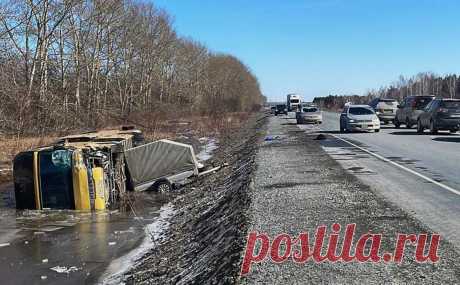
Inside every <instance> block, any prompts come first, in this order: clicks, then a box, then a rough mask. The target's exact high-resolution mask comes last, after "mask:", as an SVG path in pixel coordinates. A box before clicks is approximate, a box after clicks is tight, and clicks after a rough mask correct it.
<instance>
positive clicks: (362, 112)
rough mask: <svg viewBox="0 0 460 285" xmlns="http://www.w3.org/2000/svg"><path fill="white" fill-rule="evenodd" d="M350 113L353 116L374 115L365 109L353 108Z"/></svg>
mask: <svg viewBox="0 0 460 285" xmlns="http://www.w3.org/2000/svg"><path fill="white" fill-rule="evenodd" d="M348 113H350V114H351V115H372V114H374V111H372V110H371V109H369V108H365V107H351V108H350V110H349V111H348Z"/></svg>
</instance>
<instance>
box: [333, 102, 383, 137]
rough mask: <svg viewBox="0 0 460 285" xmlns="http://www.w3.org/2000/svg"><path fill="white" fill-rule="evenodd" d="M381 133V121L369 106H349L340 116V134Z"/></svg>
mask: <svg viewBox="0 0 460 285" xmlns="http://www.w3.org/2000/svg"><path fill="white" fill-rule="evenodd" d="M349 131H375V132H376V133H377V132H379V131H380V120H379V118H378V117H377V114H375V111H374V110H373V109H372V107H370V106H368V105H348V106H345V108H344V109H343V111H342V114H340V132H349Z"/></svg>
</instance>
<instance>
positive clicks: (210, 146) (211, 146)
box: [196, 137, 219, 161]
mask: <svg viewBox="0 0 460 285" xmlns="http://www.w3.org/2000/svg"><path fill="white" fill-rule="evenodd" d="M199 141H200V143H202V144H205V145H204V147H203V150H202V151H200V152H199V153H198V154H197V155H196V157H197V158H198V160H200V161H206V160H209V159H211V158H212V154H213V152H214V151H215V150H216V149H217V148H219V146H218V145H217V144H218V141H217V139H215V138H206V137H204V138H200V139H199Z"/></svg>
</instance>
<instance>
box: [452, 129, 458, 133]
mask: <svg viewBox="0 0 460 285" xmlns="http://www.w3.org/2000/svg"><path fill="white" fill-rule="evenodd" d="M457 131H458V130H456V129H453V130H450V133H451V134H455V133H456V132H457Z"/></svg>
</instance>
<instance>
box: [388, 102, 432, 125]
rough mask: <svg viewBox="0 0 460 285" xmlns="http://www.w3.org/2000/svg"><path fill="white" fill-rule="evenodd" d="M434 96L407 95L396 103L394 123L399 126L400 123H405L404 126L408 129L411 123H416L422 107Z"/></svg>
mask: <svg viewBox="0 0 460 285" xmlns="http://www.w3.org/2000/svg"><path fill="white" fill-rule="evenodd" d="M434 98H435V97H434V96H433V95H429V96H409V97H406V98H405V99H404V101H403V102H402V103H401V104H400V105H398V110H397V111H396V117H395V120H394V122H393V123H394V125H395V127H396V128H399V127H400V126H401V125H402V124H405V125H406V128H408V129H410V128H412V126H413V125H415V124H417V120H418V117H419V116H420V114H421V113H422V112H423V109H425V107H426V106H427V105H428V104H429V103H430V102H431V101H433V99H434Z"/></svg>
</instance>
